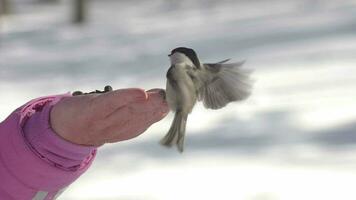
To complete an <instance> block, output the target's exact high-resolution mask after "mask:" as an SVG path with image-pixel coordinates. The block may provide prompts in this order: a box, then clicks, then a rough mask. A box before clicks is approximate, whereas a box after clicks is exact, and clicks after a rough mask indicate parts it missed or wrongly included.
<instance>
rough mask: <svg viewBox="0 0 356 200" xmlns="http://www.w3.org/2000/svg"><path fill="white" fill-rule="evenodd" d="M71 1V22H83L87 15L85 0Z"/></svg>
mask: <svg viewBox="0 0 356 200" xmlns="http://www.w3.org/2000/svg"><path fill="white" fill-rule="evenodd" d="M72 1H73V22H74V23H83V22H85V20H86V15H87V12H86V11H87V7H86V4H87V0H72Z"/></svg>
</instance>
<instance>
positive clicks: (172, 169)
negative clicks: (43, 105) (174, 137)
mask: <svg viewBox="0 0 356 200" xmlns="http://www.w3.org/2000/svg"><path fill="white" fill-rule="evenodd" d="M12 2H13V3H14V4H13V10H14V13H13V14H12V15H8V16H5V17H2V18H0V26H1V27H0V28H1V29H0V120H3V119H4V118H5V117H6V116H7V115H8V114H9V113H10V112H11V111H12V110H14V109H15V108H17V107H18V106H20V105H22V104H23V103H25V102H26V101H28V100H30V99H32V98H36V97H39V96H44V95H49V94H58V93H65V92H68V91H74V90H84V91H90V90H94V89H102V88H103V87H104V86H105V85H107V84H110V85H112V86H113V87H114V88H125V87H141V88H144V89H150V88H156V87H161V88H162V87H164V86H165V72H166V70H167V69H168V67H169V62H168V58H167V54H168V53H169V51H170V50H171V49H172V48H175V47H177V46H188V47H192V48H194V49H195V50H196V51H197V52H198V54H199V55H200V58H201V59H202V60H203V61H205V62H214V61H219V60H221V59H225V58H232V59H233V60H234V61H238V60H244V59H246V60H247V62H246V64H245V67H247V68H251V69H254V71H255V72H254V74H253V77H254V79H255V80H256V83H255V89H254V91H253V95H252V97H251V98H250V99H249V100H248V101H246V102H243V103H239V104H231V105H229V106H228V107H226V108H224V109H222V110H218V111H211V110H204V109H203V108H202V106H198V107H196V108H195V110H194V112H193V114H192V115H191V116H190V118H189V122H188V127H187V138H186V150H185V152H184V153H183V154H179V153H177V152H176V151H175V150H174V149H166V148H163V147H161V146H159V145H158V141H159V140H160V139H161V137H163V135H164V134H165V133H166V131H167V129H168V128H169V125H170V122H171V120H172V115H169V116H168V117H167V118H166V119H164V120H162V121H161V122H159V123H157V124H155V125H154V126H152V127H151V128H150V129H149V130H148V131H147V132H146V133H145V134H143V135H142V136H140V137H139V138H137V139H134V140H131V141H127V142H122V143H118V144H115V145H106V146H104V147H103V148H101V149H100V151H99V153H98V156H97V159H96V161H95V162H94V164H93V166H92V168H91V169H90V170H89V171H88V172H87V173H86V174H85V175H83V176H82V177H81V178H80V179H79V180H78V181H77V182H75V183H73V184H72V185H71V186H70V187H69V188H68V189H67V190H66V191H65V192H64V193H63V195H62V196H61V197H60V198H59V199H60V200H97V199H100V200H114V199H115V200H116V199H123V200H133V199H135V200H178V199H179V200H182V199H205V200H213V199H214V200H215V199H239V200H240V199H241V200H280V199H282V200H300V199H303V200H315V199H323V200H339V199H342V200H354V199H356V190H355V189H354V186H355V183H356V156H355V154H356V1H355V0H328V1H326V0H325V1H323V0H301V1H297V0H294V1H293V0H252V1H251V0H250V1H247V0H238V1H227V0H224V1H212V0H207V1H204V0H195V1H189V0H183V1H164V0H151V1H144V0H136V1H129V0H126V1H125V0H124V1H113V0H112V1H99V0H97V1H89V12H88V13H89V16H88V21H87V23H85V24H83V25H79V26H78V25H73V24H71V23H69V22H70V17H69V16H70V15H69V12H70V1H68V0H60V1H58V3H54V4H42V3H38V2H37V1H30V0H28V1H26V0H16V1H12Z"/></svg>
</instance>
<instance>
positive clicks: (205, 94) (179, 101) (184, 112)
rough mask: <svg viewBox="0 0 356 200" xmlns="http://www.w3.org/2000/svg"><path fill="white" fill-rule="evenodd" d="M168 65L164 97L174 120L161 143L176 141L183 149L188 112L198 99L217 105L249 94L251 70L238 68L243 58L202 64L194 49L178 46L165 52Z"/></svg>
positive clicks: (207, 105) (179, 147)
mask: <svg viewBox="0 0 356 200" xmlns="http://www.w3.org/2000/svg"><path fill="white" fill-rule="evenodd" d="M168 56H169V58H170V61H171V67H170V68H169V69H168V71H167V75H166V76H167V84H166V100H167V103H168V106H169V108H170V109H171V110H172V111H174V112H175V116H174V120H173V123H172V125H171V127H170V129H169V131H168V133H167V134H166V135H165V136H164V138H163V139H162V140H161V144H162V145H165V146H168V147H171V146H172V145H177V148H178V150H179V151H180V152H183V146H184V135H185V127H186V123H187V118H188V114H189V113H191V112H192V109H193V107H194V105H195V103H196V102H197V101H202V102H203V104H204V107H205V108H210V109H220V108H223V107H225V106H226V105H227V104H228V103H230V102H233V101H241V100H244V99H246V98H247V97H249V96H250V94H251V89H252V81H251V80H250V71H248V70H244V69H241V66H242V64H243V63H244V62H237V63H226V62H227V61H229V59H227V60H223V61H221V62H218V63H211V64H208V63H204V64H201V63H200V61H199V59H198V56H197V54H196V53H195V51H194V50H193V49H190V48H186V47H179V48H175V49H173V50H172V52H171V54H170V55H168Z"/></svg>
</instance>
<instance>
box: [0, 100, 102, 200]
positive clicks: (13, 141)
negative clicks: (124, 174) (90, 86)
mask: <svg viewBox="0 0 356 200" xmlns="http://www.w3.org/2000/svg"><path fill="white" fill-rule="evenodd" d="M68 96H70V94H65V95H57V96H49V97H43V98H39V99H35V100H32V101H30V102H29V103H27V104H25V105H24V106H22V107H20V108H19V109H17V110H15V111H14V112H13V113H12V114H11V115H10V116H9V117H8V118H7V119H6V120H5V121H4V122H2V123H1V124H0V179H1V182H0V199H41V200H42V199H43V200H47V199H54V198H55V196H57V194H58V193H60V192H61V191H62V190H63V189H64V188H66V187H67V186H68V185H69V184H71V183H72V182H73V181H75V180H76V179H77V178H78V177H79V176H80V175H82V174H83V173H84V172H85V171H86V170H87V169H88V168H89V166H90V165H91V163H92V161H93V160H94V158H95V154H96V148H95V147H88V146H81V145H76V144H73V143H70V142H68V141H65V140H64V139H62V138H60V137H59V136H58V135H57V134H56V133H55V132H54V131H53V130H52V128H51V125H50V120H49V119H50V118H49V117H50V112H51V109H52V107H53V106H54V105H55V104H56V103H57V102H58V101H60V100H61V99H62V98H65V97H68ZM38 196H40V197H38ZM10 197H11V198H10ZM37 197H38V198H37Z"/></svg>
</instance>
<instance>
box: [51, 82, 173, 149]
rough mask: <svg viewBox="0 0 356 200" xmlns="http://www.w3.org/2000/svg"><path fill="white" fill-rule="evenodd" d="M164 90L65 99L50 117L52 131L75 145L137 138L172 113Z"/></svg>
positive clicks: (113, 92)
mask: <svg viewBox="0 0 356 200" xmlns="http://www.w3.org/2000/svg"><path fill="white" fill-rule="evenodd" d="M164 94H165V93H164V90H162V89H153V90H149V91H147V92H145V91H144V90H142V89H138V88H130V89H120V90H115V91H111V92H107V93H103V94H95V93H94V94H87V95H79V96H72V97H65V98H63V99H62V100H61V101H60V102H59V103H57V104H56V105H55V106H54V107H53V109H52V111H51V114H50V122H51V125H52V128H53V130H54V131H55V132H56V133H57V134H58V135H59V136H61V137H62V138H63V139H65V140H67V141H70V142H72V143H75V144H80V145H88V146H101V145H103V144H105V143H114V142H118V141H122V140H127V139H131V138H134V137H136V136H138V135H140V134H141V133H143V132H144V131H145V130H146V129H147V128H148V127H150V126H151V125H152V124H153V123H155V122H157V121H159V120H161V119H162V118H164V117H165V116H166V115H167V113H168V112H169V108H168V106H167V103H166V101H165V100H164V96H165V95H164Z"/></svg>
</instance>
